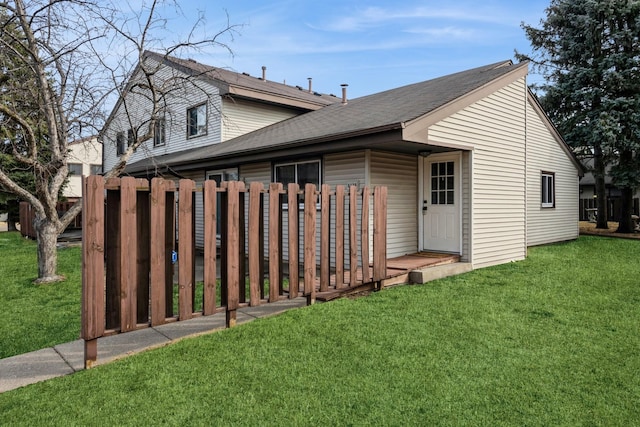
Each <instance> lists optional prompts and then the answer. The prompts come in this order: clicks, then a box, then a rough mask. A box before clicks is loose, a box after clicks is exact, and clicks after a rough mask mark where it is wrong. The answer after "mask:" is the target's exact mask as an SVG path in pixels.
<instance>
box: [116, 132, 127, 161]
mask: <svg viewBox="0 0 640 427" xmlns="http://www.w3.org/2000/svg"><path fill="white" fill-rule="evenodd" d="M116 150H117V152H116V154H117V155H118V156H120V155H121V154H124V152H125V150H126V148H125V146H124V132H118V133H117V134H116Z"/></svg>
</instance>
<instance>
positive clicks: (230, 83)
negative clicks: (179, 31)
mask: <svg viewBox="0 0 640 427" xmlns="http://www.w3.org/2000/svg"><path fill="white" fill-rule="evenodd" d="M144 57H145V58H150V59H153V60H154V61H157V62H159V63H162V64H164V65H167V66H169V67H172V68H175V69H178V70H180V71H182V72H183V73H185V74H188V75H192V76H197V77H198V78H201V79H203V80H207V81H209V82H210V83H212V84H214V85H215V86H217V87H218V88H219V89H220V90H221V94H222V95H227V94H238V93H241V90H247V91H249V92H251V93H253V94H256V93H263V94H266V95H273V96H277V97H283V98H288V99H292V100H294V99H295V100H301V101H304V102H308V103H311V104H315V105H317V107H323V106H326V105H329V104H333V103H335V102H338V101H339V99H338V98H337V97H336V96H334V95H328V94H322V93H318V92H310V91H309V90H308V89H304V88H302V87H301V86H289V85H286V84H284V83H278V82H274V81H271V80H268V79H264V80H263V79H262V76H261V77H253V76H251V75H249V74H245V73H236V72H234V71H231V70H227V69H225V68H218V67H212V66H210V65H205V64H201V63H199V62H196V61H194V60H193V59H182V58H177V57H174V56H167V55H161V54H159V53H156V52H151V51H146V52H145V53H144Z"/></svg>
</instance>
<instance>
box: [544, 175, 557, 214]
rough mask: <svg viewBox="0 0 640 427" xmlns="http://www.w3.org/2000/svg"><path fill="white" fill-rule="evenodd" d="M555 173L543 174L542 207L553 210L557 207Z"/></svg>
mask: <svg viewBox="0 0 640 427" xmlns="http://www.w3.org/2000/svg"><path fill="white" fill-rule="evenodd" d="M555 181H556V180H555V174H554V173H553V172H542V188H541V190H542V207H543V208H553V207H555V206H556V183H555Z"/></svg>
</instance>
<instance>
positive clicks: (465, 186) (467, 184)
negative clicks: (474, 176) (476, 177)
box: [460, 151, 473, 262]
mask: <svg viewBox="0 0 640 427" xmlns="http://www.w3.org/2000/svg"><path fill="white" fill-rule="evenodd" d="M472 156H473V153H472V152H470V151H463V152H462V156H461V157H462V224H461V227H462V230H461V232H462V252H461V253H460V260H461V261H462V262H471V218H472V209H471V203H470V200H471V164H472V160H471V159H472Z"/></svg>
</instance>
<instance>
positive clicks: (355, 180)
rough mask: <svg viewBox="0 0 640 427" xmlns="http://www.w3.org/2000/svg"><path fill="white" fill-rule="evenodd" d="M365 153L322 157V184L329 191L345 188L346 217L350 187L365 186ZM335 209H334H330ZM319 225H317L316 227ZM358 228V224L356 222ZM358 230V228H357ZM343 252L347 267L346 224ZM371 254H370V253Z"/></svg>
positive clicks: (333, 224) (332, 255)
mask: <svg viewBox="0 0 640 427" xmlns="http://www.w3.org/2000/svg"><path fill="white" fill-rule="evenodd" d="M366 156H367V154H366V152H365V151H355V152H351V153H340V154H329V155H327V156H325V157H324V172H323V183H324V184H328V185H330V186H331V190H335V188H336V185H344V186H345V196H346V197H345V215H348V212H349V211H348V209H349V206H348V204H349V195H348V194H349V189H348V187H349V186H350V185H357V186H358V187H359V188H362V186H364V185H365V184H366V180H367V174H366ZM360 201H361V199H360V198H358V206H357V212H358V218H360V214H361V212H362V204H361V202H360ZM332 208H333V209H335V207H332ZM335 222H336V221H335V216H334V215H332V216H331V230H335ZM319 226H320V224H319V223H318V227H319ZM358 227H360V223H359V222H358ZM358 230H359V228H358ZM335 247H336V246H335V237H333V236H332V237H331V250H330V252H331V265H335V259H336V257H335ZM344 250H345V267H349V250H350V249H349V230H348V224H346V223H345V230H344ZM360 253H361V252H360V242H358V257H359V256H360ZM370 253H371V252H370Z"/></svg>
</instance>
